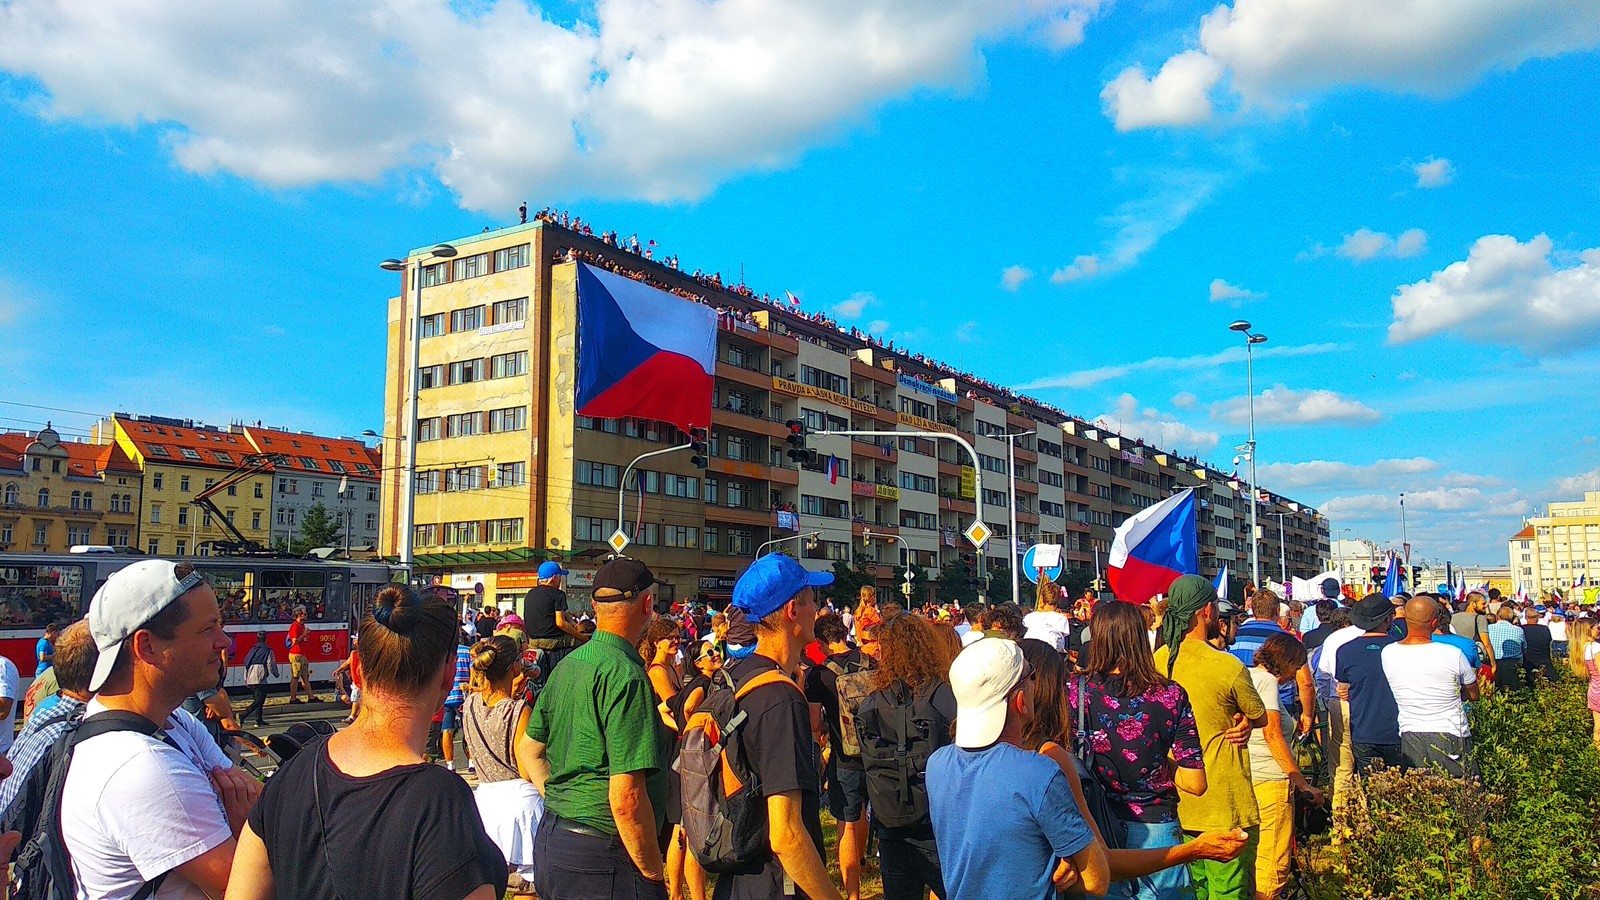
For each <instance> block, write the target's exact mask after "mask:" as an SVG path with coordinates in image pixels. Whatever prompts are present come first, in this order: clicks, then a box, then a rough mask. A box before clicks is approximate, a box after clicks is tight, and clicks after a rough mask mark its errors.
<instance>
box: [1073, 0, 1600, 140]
mask: <svg viewBox="0 0 1600 900" xmlns="http://www.w3.org/2000/svg"><path fill="white" fill-rule="evenodd" d="M1198 43H1199V49H1189V50H1185V51H1183V52H1181V53H1179V54H1177V55H1175V56H1173V57H1172V58H1171V59H1169V60H1167V62H1166V64H1165V65H1163V66H1162V71H1161V72H1160V73H1158V74H1157V76H1156V78H1155V79H1151V80H1146V79H1145V77H1144V74H1143V72H1142V70H1139V69H1137V68H1134V69H1130V70H1125V71H1123V72H1122V73H1121V74H1120V75H1118V76H1117V78H1116V79H1115V80H1114V81H1112V82H1111V83H1110V84H1108V85H1107V86H1106V88H1105V91H1104V92H1103V93H1102V95H1101V96H1102V98H1103V99H1105V101H1106V102H1105V106H1106V112H1107V114H1108V115H1109V116H1110V117H1111V118H1112V120H1113V121H1114V122H1115V123H1116V126H1117V128H1118V129H1119V130H1124V131H1126V130H1129V129H1132V128H1145V127H1158V126H1173V125H1197V124H1201V123H1204V122H1207V121H1209V120H1210V119H1211V117H1212V116H1211V108H1212V106H1211V96H1210V95H1211V92H1212V90H1213V89H1214V88H1215V87H1216V86H1217V85H1218V84H1219V83H1220V84H1225V85H1226V88H1227V90H1228V91H1229V92H1231V94H1232V95H1234V96H1236V97H1237V98H1238V100H1239V102H1241V103H1242V104H1243V105H1244V106H1247V107H1264V108H1268V109H1273V110H1280V109H1286V108H1293V107H1294V106H1296V105H1299V104H1300V103H1302V102H1304V100H1305V99H1307V98H1309V97H1313V96H1315V95H1317V94H1320V93H1323V92H1325V91H1329V90H1334V89H1337V88H1341V87H1351V86H1365V87H1374V88H1379V89H1382V90H1389V91H1396V92H1401V93H1421V94H1429V95H1436V96H1437V95H1448V94H1452V93H1455V92H1458V91H1461V90H1463V89H1465V88H1467V87H1468V86H1470V85H1471V84H1473V83H1474V82H1476V81H1477V80H1478V79H1479V78H1480V77H1482V76H1483V75H1484V73H1486V72H1491V71H1495V70H1508V69H1514V68H1516V67H1517V66H1518V65H1520V64H1522V63H1523V62H1526V61H1527V60H1530V59H1538V58H1544V57H1552V56H1558V55H1560V54H1563V53H1567V52H1571V51H1575V50H1582V49H1586V48H1589V47H1593V46H1595V45H1596V44H1600V6H1597V5H1596V4H1594V3H1586V2H1580V3H1573V2H1570V0H1522V2H1506V0H1406V2H1402V3H1399V4H1396V3H1395V2H1393V0H1234V4H1233V5H1232V6H1226V5H1219V6H1217V7H1216V8H1215V9H1213V10H1212V11H1211V12H1210V13H1208V14H1206V16H1205V17H1204V18H1202V19H1201V22H1200V32H1199V40H1198ZM1174 64H1180V68H1179V69H1177V70H1174V75H1173V76H1172V77H1171V79H1170V82H1169V84H1167V85H1165V86H1164V87H1165V90H1161V89H1160V88H1162V87H1163V85H1162V84H1161V81H1162V76H1163V75H1165V74H1166V73H1167V72H1168V68H1169V67H1171V66H1173V65H1174ZM1180 72H1181V73H1184V77H1181V78H1180V77H1179V76H1178V74H1177V73H1180ZM1107 95H1109V99H1107Z"/></svg>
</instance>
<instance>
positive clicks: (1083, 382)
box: [1017, 344, 1345, 391]
mask: <svg viewBox="0 0 1600 900" xmlns="http://www.w3.org/2000/svg"><path fill="white" fill-rule="evenodd" d="M1343 349H1345V348H1344V346H1343V345H1340V344H1293V345H1282V346H1269V347H1266V348H1264V349H1261V350H1257V351H1256V352H1255V354H1256V355H1257V356H1261V357H1279V356H1281V357H1291V356H1317V355H1321V354H1324V353H1336V352H1338V351H1340V350H1343ZM1244 356H1245V351H1244V347H1243V346H1238V347H1229V348H1228V349H1226V350H1220V351H1218V352H1216V353H1206V354H1202V355H1199V356H1154V357H1151V358H1149V359H1141V360H1138V361H1137V362H1131V363H1121V364H1118V365H1112V366H1100V367H1099V368H1095V369H1081V370H1079V371H1076V372H1068V373H1066V374H1064V375H1051V376H1047V377H1045V378H1038V379H1035V380H1033V381H1030V382H1028V383H1027V384H1020V385H1017V390H1019V391H1040V390H1049V389H1051V388H1086V387H1093V386H1094V385H1097V384H1100V383H1101V382H1105V381H1111V380H1113V379H1116V378H1123V377H1126V376H1128V375H1132V374H1134V373H1135V372H1191V371H1195V370H1198V369H1213V368H1216V367H1217V366H1222V365H1229V364H1234V363H1243V362H1244V361H1245V359H1244Z"/></svg>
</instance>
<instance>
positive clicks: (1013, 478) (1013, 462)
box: [979, 431, 1039, 604]
mask: <svg viewBox="0 0 1600 900" xmlns="http://www.w3.org/2000/svg"><path fill="white" fill-rule="evenodd" d="M1038 433H1039V432H1037V431H1019V432H1017V433H1016V434H1011V433H1009V432H1008V433H1006V434H1005V435H1002V438H1001V439H1002V440H1004V441H1005V442H1006V477H1007V478H1008V479H1009V482H1010V493H1011V496H1010V498H1009V499H1010V501H1011V533H1010V534H1008V535H1006V538H1007V540H1009V541H1010V542H1011V550H1010V553H1011V602H1012V603H1019V604H1020V602H1021V601H1020V600H1019V599H1018V598H1019V597H1021V595H1022V572H1021V571H1020V570H1021V569H1022V566H1021V564H1020V560H1021V557H1020V554H1018V553H1017V438H1020V437H1027V436H1028V435H1030V434H1038ZM979 499H982V498H979Z"/></svg>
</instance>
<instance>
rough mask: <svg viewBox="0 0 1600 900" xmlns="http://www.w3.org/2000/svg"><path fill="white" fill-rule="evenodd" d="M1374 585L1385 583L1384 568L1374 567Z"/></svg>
mask: <svg viewBox="0 0 1600 900" xmlns="http://www.w3.org/2000/svg"><path fill="white" fill-rule="evenodd" d="M1372 583H1373V584H1382V583H1383V566H1373V567H1372Z"/></svg>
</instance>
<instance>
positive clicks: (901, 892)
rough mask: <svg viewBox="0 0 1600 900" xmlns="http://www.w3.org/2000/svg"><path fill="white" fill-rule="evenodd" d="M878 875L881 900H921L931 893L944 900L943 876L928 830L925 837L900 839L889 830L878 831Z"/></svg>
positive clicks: (937, 849) (930, 833) (931, 835)
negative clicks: (881, 893) (881, 891)
mask: <svg viewBox="0 0 1600 900" xmlns="http://www.w3.org/2000/svg"><path fill="white" fill-rule="evenodd" d="M878 872H879V874H880V875H882V876H883V900H923V898H924V897H926V896H927V893H926V891H930V890H931V891H933V895H934V896H935V897H938V898H939V900H944V873H943V871H942V870H941V869H940V868H939V848H938V847H937V846H935V845H934V842H933V834H932V832H931V829H930V830H929V833H928V835H927V837H900V836H896V835H895V834H894V833H893V830H892V829H879V830H878Z"/></svg>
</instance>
